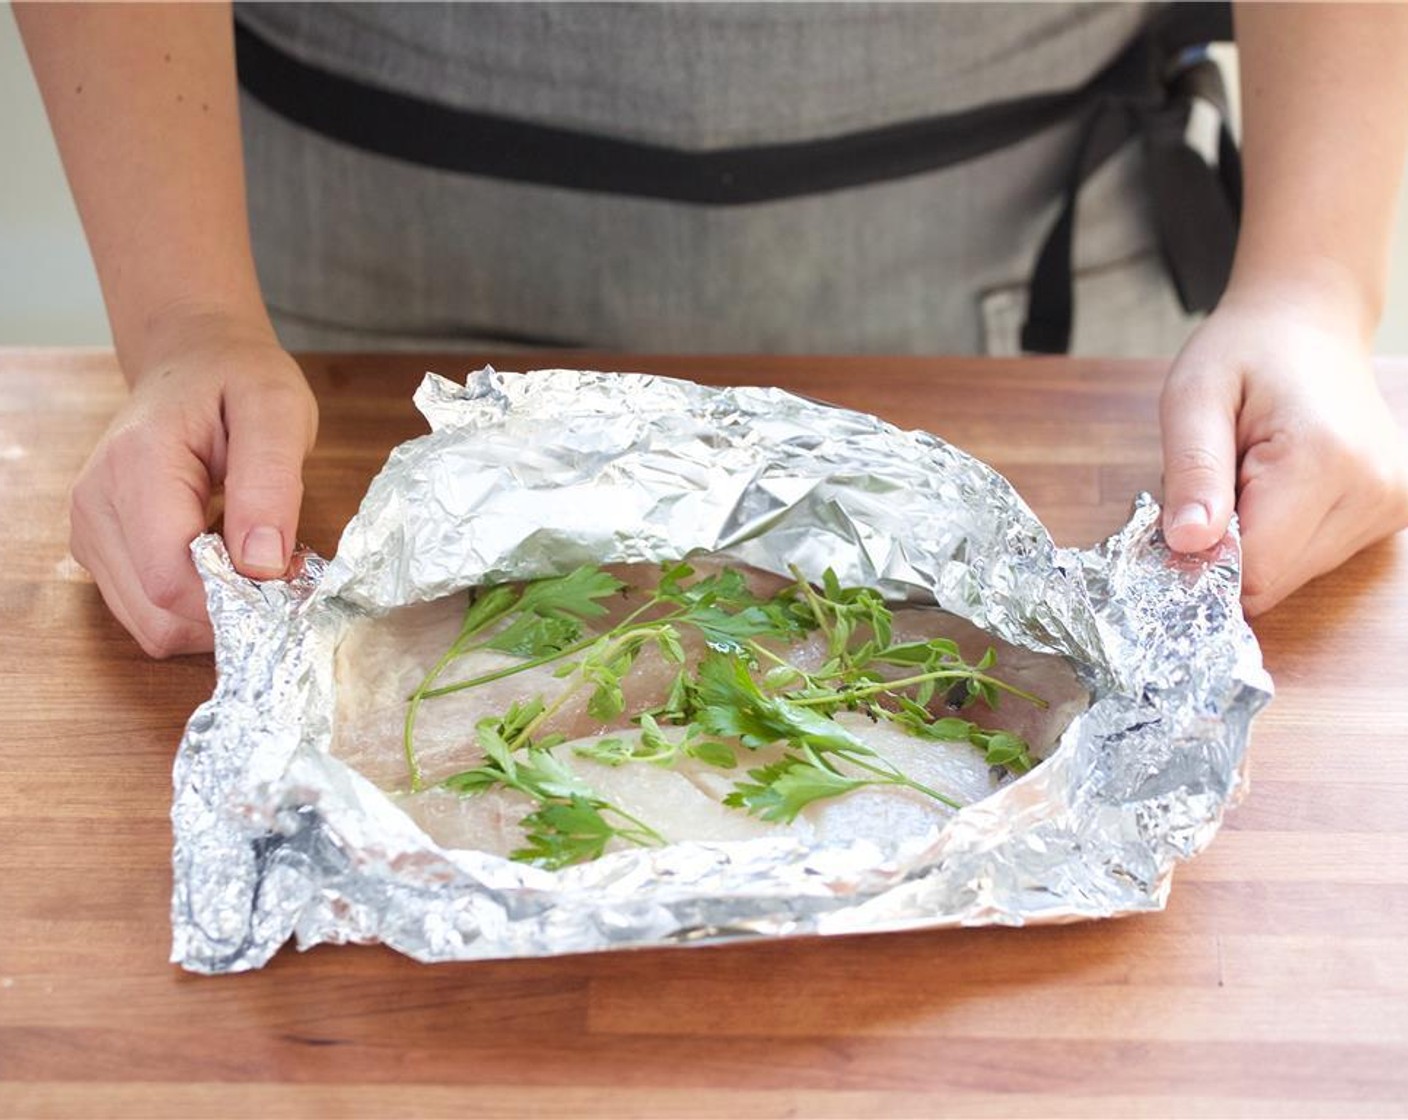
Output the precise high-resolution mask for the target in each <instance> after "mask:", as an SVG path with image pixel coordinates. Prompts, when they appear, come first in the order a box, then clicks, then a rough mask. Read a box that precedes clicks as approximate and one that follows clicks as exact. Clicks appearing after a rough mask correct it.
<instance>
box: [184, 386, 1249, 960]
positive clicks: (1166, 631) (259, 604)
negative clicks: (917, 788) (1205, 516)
mask: <svg viewBox="0 0 1408 1120" xmlns="http://www.w3.org/2000/svg"><path fill="white" fill-rule="evenodd" d="M416 404H417V405H418V406H419V408H420V409H421V411H422V412H423V413H424V414H425V416H426V417H427V419H428V420H429V422H430V427H431V432H430V434H429V435H426V436H423V437H421V438H418V439H414V440H411V441H410V442H408V443H406V444H404V445H402V446H401V447H399V448H397V449H396V450H395V451H394V452H393V453H392V454H391V456H390V459H389V460H388V462H387V464H386V466H385V468H384V469H383V470H382V472H381V473H380V475H378V477H377V478H376V479H375V480H374V481H373V483H372V484H371V487H370V489H369V490H368V493H367V495H366V498H365V499H364V501H363V503H362V506H361V509H360V511H359V512H358V514H357V515H356V517H355V518H353V520H352V522H351V523H350V524H349V525H348V526H347V529H346V531H345V533H344V534H343V537H342V541H341V543H340V545H339V547H338V552H337V555H336V557H335V558H334V559H333V560H331V561H324V560H323V559H321V558H319V557H317V556H313V555H304V556H302V557H301V560H302V567H301V572H300V573H299V574H298V575H297V576H296V577H295V578H291V579H287V580H279V581H270V582H264V583H259V582H254V581H251V580H248V579H245V578H244V577H242V576H240V575H238V574H237V573H236V572H235V571H234V569H233V567H232V566H231V564H230V562H229V558H228V556H227V554H226V552H225V550H224V547H223V544H222V543H221V541H220V539H219V537H216V536H213V535H207V536H203V537H200V538H198V539H197V540H196V541H195V542H194V544H193V545H192V550H193V553H194V557H195V561H196V564H197V567H198V568H199V570H200V572H201V575H202V577H203V579H204V581H205V586H206V592H207V597H208V604H209V610H210V616H211V619H212V621H213V624H214V628H215V641H216V650H215V658H216V668H217V673H218V680H217V684H216V688H215V693H214V695H213V696H212V697H211V699H210V700H209V701H208V702H206V703H205V704H203V705H201V707H200V708H199V709H198V710H197V711H196V712H195V714H194V715H193V716H192V718H191V720H190V723H189V725H188V726H187V728H186V732H185V735H184V738H183V740H182V743H181V748H180V752H179V755H178V758H177V761H176V767H175V776H174V780H175V800H174V805H173V809H172V819H173V822H174V828H175V847H174V864H175V887H174V894H173V900H172V924H173V931H174V939H173V949H172V959H173V961H175V962H177V963H179V964H181V965H183V966H184V967H186V968H188V969H191V970H193V971H197V972H209V973H217V972H231V971H239V970H244V969H250V968H258V967H260V966H261V965H263V964H264V963H265V962H266V961H268V960H269V958H270V957H271V956H272V955H273V954H274V953H275V952H276V951H277V950H278V949H279V947H280V946H282V945H283V944H284V943H285V942H287V941H288V940H290V939H291V938H292V939H294V940H296V942H297V944H298V946H299V947H300V948H303V949H306V948H309V947H311V946H313V945H317V944H320V943H323V942H382V943H384V944H386V945H389V946H391V947H392V948H394V949H396V950H398V951H400V952H402V953H405V954H407V955H408V956H411V957H414V958H416V959H417V960H421V961H448V960H467V959H476V958H493V957H517V956H536V955H546V954H555V953H574V952H582V951H590V950H604V949H613V948H625V947H635V946H660V945H672V944H687V943H699V942H708V941H718V940H721V939H725V938H736V937H780V936H794V935H805V934H840V933H859V932H874V931H881V930H898V929H913V928H938V927H945V926H960V925H983V924H1004V925H1023V924H1028V923H1043V922H1066V921H1076V920H1081V919H1089V918H1098V917H1109V916H1113V915H1120V914H1129V913H1134V912H1138V911H1147V910H1154V909H1158V908H1160V907H1162V906H1163V905H1164V902H1165V900H1166V898H1167V896H1168V891H1169V887H1170V882H1171V877H1172V873H1173V870H1174V867H1175V865H1176V863H1177V862H1178V861H1179V860H1182V859H1186V858H1188V857H1190V856H1192V855H1193V854H1194V853H1196V852H1197V851H1199V850H1200V849H1201V848H1203V847H1204V846H1205V845H1206V844H1207V843H1208V842H1209V841H1210V840H1211V838H1212V836H1213V834H1214V833H1215V832H1216V830H1217V828H1218V825H1219V823H1220V821H1221V818H1222V815H1223V812H1224V810H1225V809H1227V808H1228V807H1229V806H1230V805H1232V804H1233V803H1235V801H1236V800H1237V799H1238V798H1239V797H1240V795H1241V792H1242V791H1243V789H1244V787H1245V780H1246V779H1245V766H1244V758H1245V754H1246V749H1247V741H1248V733H1249V725H1250V722H1251V719H1252V717H1253V716H1254V715H1255V713H1256V712H1257V711H1258V709H1260V708H1261V707H1262V705H1263V704H1264V703H1265V702H1266V701H1267V699H1268V698H1269V697H1270V695H1271V682H1270V679H1269V678H1268V676H1267V674H1266V672H1265V671H1264V669H1263V667H1262V664H1261V656H1260V651H1259V649H1258V647H1257V644H1256V641H1255V639H1254V637H1253V635H1252V633H1251V631H1250V629H1249V628H1248V627H1247V625H1246V622H1245V621H1244V619H1243V616H1242V612H1241V608H1240V605H1239V591H1240V571H1239V565H1240V550H1239V545H1238V542H1237V539H1236V536H1235V532H1234V533H1232V534H1229V536H1228V538H1227V540H1225V541H1224V542H1223V544H1222V545H1221V546H1219V548H1218V549H1216V550H1215V551H1214V552H1213V553H1211V554H1209V555H1206V556H1202V557H1196V558H1189V557H1178V556H1175V555H1173V554H1171V553H1170V552H1169V550H1168V549H1167V548H1166V547H1165V546H1164V543H1163V540H1162V537H1161V535H1160V533H1159V528H1158V524H1159V510H1158V507H1157V505H1156V504H1155V503H1154V502H1153V501H1152V500H1151V499H1150V498H1148V497H1147V496H1143V497H1140V498H1139V499H1138V500H1137V501H1136V503H1135V507H1134V511H1133V516H1132V518H1131V520H1130V521H1129V523H1128V524H1127V525H1126V526H1125V527H1124V528H1123V529H1122V530H1121V531H1120V532H1119V533H1117V534H1116V535H1115V536H1113V537H1112V538H1110V539H1109V540H1108V541H1106V542H1105V543H1104V544H1102V545H1100V546H1098V547H1095V548H1091V549H1088V550H1072V549H1063V548H1057V547H1055V545H1054V544H1053V542H1052V539H1051V537H1050V535H1049V534H1048V533H1047V531H1046V530H1045V529H1044V528H1043V527H1042V525H1041V524H1040V523H1039V522H1038V520H1037V519H1036V517H1035V516H1034V515H1033V513H1032V512H1031V510H1030V509H1029V508H1028V507H1027V505H1026V504H1025V503H1024V502H1023V501H1022V499H1021V498H1020V497H1019V496H1018V495H1017V493H1016V492H1015V491H1014V490H1013V488H1012V487H1011V486H1010V485H1009V484H1008V483H1007V482H1006V481H1005V480H1004V479H1003V478H1002V477H1001V476H999V475H998V474H997V473H996V472H994V471H993V470H992V469H991V468H989V467H987V466H985V465H984V464H982V463H980V462H978V461H977V460H975V459H973V458H972V457H970V456H968V455H966V454H964V453H963V452H961V451H959V450H958V449H956V448H954V447H952V446H950V445H949V444H947V443H945V442H944V441H943V440H941V439H938V438H936V437H935V436H933V435H930V434H927V433H924V432H907V431H902V430H900V429H898V428H896V427H894V426H892V425H890V424H887V423H884V422H883V421H881V420H879V419H877V418H875V417H873V416H868V415H864V414H862V413H859V412H853V411H848V410H844V409H839V408H834V407H830V406H827V405H824V404H820V403H817V402H813V401H810V400H806V399H803V398H800V397H797V396H794V395H791V394H789V393H786V392H782V391H780V390H776V389H757V388H732V389H713V388H706V387H703V386H699V385H695V384H692V383H689V382H684V381H678V380H671V379H667V378H663V377H654V376H645V375H638V374H603V373H589V372H579V371H570V370H545V371H537V372H533V373H529V374H501V373H497V372H495V371H494V370H492V369H485V370H483V371H481V372H479V373H476V374H473V375H471V376H470V377H469V378H468V380H467V382H466V384H465V385H464V386H462V387H461V386H459V385H457V384H454V383H452V382H450V381H447V380H445V379H443V378H440V377H437V376H435V375H433V374H432V375H428V376H427V377H426V379H425V381H424V383H423V384H422V385H421V387H420V389H419V391H418V392H417V394H416ZM704 552H707V553H711V554H715V555H718V556H722V557H724V558H726V559H729V560H732V561H736V562H738V563H741V564H747V565H751V566H753V567H756V568H760V569H764V570H768V571H772V572H776V573H779V574H786V573H787V572H788V569H789V565H796V566H797V567H798V568H799V569H800V570H801V571H802V572H803V573H804V574H805V575H807V576H808V577H809V578H813V579H819V577H820V575H821V573H822V572H823V571H824V570H825V569H826V568H827V567H830V568H832V569H833V570H834V571H835V572H836V574H837V576H838V577H839V578H840V580H841V581H842V583H844V584H854V585H867V586H871V587H875V588H877V589H879V590H880V591H881V592H882V593H883V594H884V595H885V596H886V597H887V598H889V599H892V600H895V601H908V602H913V603H923V604H930V605H937V606H939V607H941V608H943V609H944V610H947V611H951V612H953V613H954V614H957V615H961V616H963V617H965V618H967V619H969V620H971V621H972V622H974V623H975V624H976V625H978V626H980V627H982V628H983V629H985V630H988V631H990V632H991V633H993V634H995V635H998V636H1000V637H1002V638H1004V639H1006V640H1008V641H1010V642H1013V643H1016V644H1019V645H1025V646H1027V647H1029V648H1032V649H1036V650H1042V651H1047V652H1051V653H1055V654H1059V655H1061V656H1063V657H1065V658H1068V659H1069V660H1070V662H1071V663H1072V664H1073V665H1074V666H1076V667H1077V670H1078V672H1079V673H1080V675H1081V677H1082V680H1083V681H1084V683H1085V684H1086V685H1087V687H1088V688H1089V689H1090V690H1091V695H1092V702H1091V704H1090V707H1089V709H1088V710H1087V711H1086V712H1085V713H1084V714H1083V715H1081V716H1079V717H1078V718H1077V719H1076V720H1075V721H1074V722H1073V723H1072V724H1071V725H1070V727H1069V728H1068V729H1067V730H1066V732H1065V734H1064V735H1063V737H1062V739H1061V742H1060V744H1059V746H1058V748H1057V749H1056V751H1055V752H1054V754H1052V756H1051V757H1050V758H1048V760H1047V761H1046V762H1044V763H1043V764H1042V765H1041V766H1039V767H1037V768H1036V769H1035V770H1033V771H1031V772H1030V773H1028V774H1026V775H1025V776H1023V777H1022V778H1020V779H1019V780H1017V781H1015V782H1013V783H1011V784H1009V785H1007V786H1005V787H1003V788H1002V789H1001V790H1000V791H998V792H997V793H996V794H994V795H993V796H991V797H989V798H987V799H985V800H983V801H981V802H979V803H977V804H974V805H972V806H970V807H968V808H965V809H963V810H962V811H960V812H958V813H957V814H956V815H955V816H953V817H952V818H951V819H950V820H949V822H948V823H947V825H946V826H944V827H942V828H935V829H934V830H933V831H932V833H931V834H929V835H926V836H923V837H919V838H914V837H910V838H906V839H903V840H897V841H896V842H894V843H892V844H885V843H880V842H870V841H864V842H858V843H851V844H845V845H831V846H827V845H811V844H807V843H803V842H801V841H799V840H796V839H794V838H790V837H788V838H771V837H770V838H766V839H762V840H748V841H741V842H733V843H712V844H704V843H680V844H675V845H672V846H670V847H665V848H652V849H635V850H630V851H624V852H619V853H614V854H609V855H607V856H604V857H603V858H601V859H598V860H596V861H594V862H591V863H587V864H582V865H578V866H573V867H569V868H566V869H564V870H561V871H549V870H544V869H542V868H538V867H534V866H531V865H527V864H523V863H516V862H512V861H510V860H508V859H504V858H501V857H499V856H496V855H492V854H488V853H485V852H479V851H467V850H452V849H446V848H442V847H440V846H438V845H437V844H435V843H434V842H433V841H432V840H431V839H430V838H429V837H428V836H427V835H426V834H425V833H424V832H422V831H421V829H420V828H419V827H417V826H416V825H415V824H414V823H413V822H412V821H411V820H410V818H409V817H408V816H406V815H405V814H404V813H403V812H402V811H401V810H400V809H399V808H397V806H396V805H395V804H394V803H393V802H392V800H391V799H390V798H389V797H388V796H387V794H385V793H384V792H383V791H382V790H380V789H378V788H377V787H376V786H375V785H373V784H372V783H371V782H370V781H368V780H367V779H366V778H365V777H363V776H362V775H361V774H359V773H357V772H355V771H353V770H352V769H350V768H349V767H348V766H346V765H345V764H344V763H342V762H340V761H338V760H337V759H336V758H334V757H333V756H332V755H331V754H330V753H329V747H330V743H331V741H332V733H333V720H334V708H335V698H336V683H335V680H334V671H333V670H334V651H335V649H336V647H337V643H338V640H339V636H340V635H341V634H342V633H343V632H344V631H345V629H346V627H347V626H348V624H349V622H350V621H351V620H353V619H355V618H357V617H360V616H363V615H366V614H368V613H370V614H379V613H383V612H387V611H389V610H391V609H393V608H395V607H397V606H401V605H404V604H408V603H412V602H417V601H423V600H430V599H436V598H439V597H441V596H445V595H448V594H451V593H452V592H456V591H460V590H462V589H464V588H468V587H472V586H475V585H479V584H482V583H485V582H494V581H503V580H519V579H532V578H537V577H542V576H548V575H554V574H561V573H563V572H565V571H568V570H570V569H571V568H573V567H576V566H578V565H580V564H583V563H609V562H628V563H629V562H663V561H667V560H676V559H679V558H682V557H685V556H688V555H691V554H696V553H704Z"/></svg>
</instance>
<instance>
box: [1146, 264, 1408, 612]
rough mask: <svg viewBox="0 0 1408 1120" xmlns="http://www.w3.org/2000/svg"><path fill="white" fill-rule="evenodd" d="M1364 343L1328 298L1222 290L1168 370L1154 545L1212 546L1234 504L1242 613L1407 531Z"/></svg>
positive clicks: (1404, 475)
mask: <svg viewBox="0 0 1408 1120" xmlns="http://www.w3.org/2000/svg"><path fill="white" fill-rule="evenodd" d="M1366 334H1367V331H1366V330H1365V329H1364V328H1363V326H1362V325H1361V323H1360V322H1359V321H1358V320H1356V318H1355V316H1354V315H1353V314H1352V311H1351V309H1348V308H1346V307H1342V306H1338V305H1337V304H1336V302H1335V300H1334V298H1332V297H1325V296H1323V294H1321V293H1315V292H1308V291H1305V290H1304V289H1293V288H1291V287H1290V286H1289V285H1288V286H1286V287H1285V288H1280V289H1278V288H1275V287H1273V286H1270V285H1258V286H1257V287H1256V288H1254V289H1251V290H1248V289H1245V288H1244V289H1243V290H1241V291H1229V292H1228V294H1227V296H1226V297H1225V298H1224V299H1223V301H1222V303H1221V304H1219V306H1218V308H1217V310H1216V311H1214V312H1213V313H1212V315H1210V316H1209V317H1208V319H1207V321H1206V322H1205V323H1203V324H1202V326H1201V327H1199V329H1198V330H1197V332H1196V333H1195V334H1194V335H1193V337H1192V338H1191V339H1189V341H1188V343H1187V345H1186V346H1185V347H1184V348H1183V350H1182V351H1181V352H1180V353H1179V355H1178V357H1177V359H1176V360H1175V362H1174V364H1173V367H1172V369H1171V370H1170V371H1169V375H1168V379H1167V381H1166V382H1165V384H1164V391H1163V398H1162V402H1161V419H1162V424H1163V442H1164V447H1163V466H1164V533H1165V537H1166V539H1167V540H1168V543H1169V545H1170V547H1172V548H1174V549H1176V550H1178V551H1181V552H1200V551H1202V550H1204V549H1206V548H1210V547H1212V546H1213V545H1214V544H1216V543H1217V542H1218V541H1219V540H1220V539H1221V537H1222V535H1223V533H1224V532H1225V531H1226V528H1227V524H1228V521H1229V519H1230V517H1231V514H1232V511H1233V507H1234V501H1235V508H1236V511H1237V514H1238V517H1239V519H1240V524H1241V531H1242V545H1243V558H1244V562H1243V573H1242V576H1243V580H1242V602H1243V606H1244V607H1245V609H1246V611H1247V613H1248V614H1251V615H1255V614H1259V613H1261V612H1263V611H1266V610H1269V609H1270V608H1271V607H1273V606H1275V605H1276V604H1277V603H1278V602H1280V601H1281V600H1282V599H1284V598H1285V597H1286V596H1287V595H1289V594H1290V593H1291V592H1293V591H1294V590H1296V588H1298V587H1300V586H1301V584H1303V583H1305V582H1307V581H1308V580H1311V579H1313V578H1315V577H1316V576H1318V575H1321V574H1322V573H1324V572H1327V571H1329V570H1330V569H1332V568H1334V567H1336V566H1337V565H1339V564H1340V563H1342V562H1343V561H1345V560H1346V559H1348V558H1349V557H1350V556H1352V555H1353V554H1354V553H1356V552H1358V551H1359V550H1360V549H1362V548H1364V547H1366V546H1367V545H1370V544H1372V543H1373V542H1375V541H1377V540H1380V539H1382V538H1384V537H1386V536H1389V535H1391V534H1392V533H1395V532H1397V531H1398V530H1399V529H1402V528H1404V526H1405V525H1408V454H1405V442H1404V435H1403V433H1402V432H1401V431H1400V430H1399V428H1398V427H1397V425H1396V424H1395V423H1394V420H1393V417H1392V415H1391V414H1390V413H1389V411H1388V407H1387V405H1386V404H1385V402H1384V399H1383V397H1382V395H1381V394H1380V392H1379V389H1378V386H1377V385H1376V384H1375V381H1374V374H1373V369H1372V366H1371V363H1370V358H1369V346H1368V341H1367V338H1366Z"/></svg>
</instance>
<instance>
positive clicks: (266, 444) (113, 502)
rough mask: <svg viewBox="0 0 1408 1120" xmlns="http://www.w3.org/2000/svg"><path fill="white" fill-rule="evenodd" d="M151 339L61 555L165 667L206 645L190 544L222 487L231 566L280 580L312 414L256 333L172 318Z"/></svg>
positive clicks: (93, 463)
mask: <svg viewBox="0 0 1408 1120" xmlns="http://www.w3.org/2000/svg"><path fill="white" fill-rule="evenodd" d="M156 335H157V337H158V341H157V342H156V343H155V344H154V345H153V346H151V347H149V348H148V351H147V355H146V357H145V359H144V360H143V362H142V368H141V369H140V370H139V371H137V374H136V376H135V378H133V386H132V395H131V397H130V399H129V400H128V401H127V403H126V404H125V405H124V406H123V408H122V410H121V411H120V412H118V414H117V416H116V417H114V418H113V421H112V424H111V425H110V426H109V427H108V430H107V432H106V433H105V434H104V435H103V437H102V439H101V440H100V441H99V442H98V446H97V447H96V448H95V449H94V451H93V454H92V455H91V456H90V457H89V459H88V462H87V464H86V465H85V466H84V468H83V470H82V472H81V473H80V474H79V477H78V480H77V482H75V484H74V487H73V493H72V501H71V511H70V512H71V535H70V541H69V547H70V549H71V550H72V552H73V556H74V559H76V560H77V561H78V562H79V563H80V564H82V565H83V566H84V567H85V568H87V569H88V571H89V572H91V573H92V574H93V577H94V579H96V580H97V583H98V588H99V590H100V591H101V592H102V595H103V599H104V600H105V601H106V602H107V605H108V607H109V608H110V609H111V610H112V612H113V614H115V615H116V616H117V618H118V620H119V621H120V622H121V623H122V624H123V625H124V626H125V627H127V629H128V630H129V631H130V632H131V633H132V636H133V637H135V638H136V639H137V641H138V643H139V644H140V645H141V647H142V648H143V649H144V650H145V651H146V652H147V653H149V654H150V655H151V656H153V657H169V656H171V655H173V654H178V653H197V652H203V651H207V650H209V649H210V648H211V644H212V635H211V629H210V621H209V618H208V617H207V615H206V609H205V594H204V590H203V588H202V585H201V581H200V578H199V577H198V576H197V574H196V570H195V566H194V564H193V563H192V561H191V555H190V551H189V546H190V543H191V541H192V540H193V539H195V537H196V536H198V535H199V534H200V533H202V532H204V531H205V529H206V527H207V525H208V509H209V505H210V500H211V497H212V495H213V494H214V493H215V492H216V490H217V489H218V488H219V487H220V486H221V484H222V483H223V485H224V490H225V529H224V532H225V541H226V544H227V545H228V547H229V550H230V556H231V559H232V560H233V561H234V564H235V567H236V569H237V570H238V571H240V572H241V573H243V574H244V575H247V576H252V577H255V578H260V579H270V578H276V577H278V576H280V575H282V574H284V572H285V570H286V569H287V567H288V564H289V559H290V556H291V552H292V549H293V546H294V540H295V534H296V531H297V527H298V509H299V504H300V502H301V501H302V497H303V480H302V473H303V460H304V457H305V456H306V455H307V453H308V451H309V450H310V449H311V448H312V446H313V439H314V436H315V435H316V433H317V427H318V409H317V404H316V403H315V401H314V399H313V394H312V392H311V391H310V390H309V388H308V384H307V382H306V381H305V380H304V377H303V374H302V371H300V370H299V368H298V366H297V364H296V363H295V362H294V360H293V359H292V358H291V357H289V355H288V354H287V353H285V352H284V351H283V350H282V349H281V348H280V347H279V345H278V342H277V341H276V340H275V338H274V336H273V333H272V332H271V331H270V330H269V329H268V328H267V326H263V325H260V324H248V323H244V322H232V321H230V320H228V319H226V318H225V317H223V316H220V315H213V314H199V315H183V316H181V317H180V319H179V321H178V322H176V323H174V324H168V325H165V326H163V327H161V328H160V329H159V330H158V331H157V332H156Z"/></svg>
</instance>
